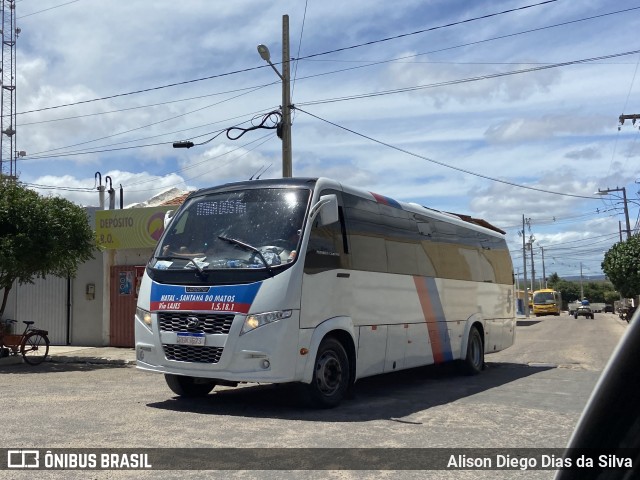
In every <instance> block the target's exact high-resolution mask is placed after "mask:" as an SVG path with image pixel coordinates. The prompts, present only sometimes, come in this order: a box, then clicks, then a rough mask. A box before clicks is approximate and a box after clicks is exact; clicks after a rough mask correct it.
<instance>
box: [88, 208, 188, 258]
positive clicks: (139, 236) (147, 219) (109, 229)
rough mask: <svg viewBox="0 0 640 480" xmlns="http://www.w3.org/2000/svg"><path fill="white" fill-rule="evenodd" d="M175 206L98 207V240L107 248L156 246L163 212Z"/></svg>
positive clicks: (100, 244)
mask: <svg viewBox="0 0 640 480" xmlns="http://www.w3.org/2000/svg"><path fill="white" fill-rule="evenodd" d="M175 208H176V206H175V205H174V206H171V205H165V206H163V207H149V208H128V209H124V210H98V211H97V212H96V240H97V242H98V245H99V246H101V247H103V248H106V249H108V250H114V249H121V248H153V247H155V246H156V243H158V240H159V239H160V235H162V232H163V231H164V215H165V213H166V212H167V211H168V210H173V209H175Z"/></svg>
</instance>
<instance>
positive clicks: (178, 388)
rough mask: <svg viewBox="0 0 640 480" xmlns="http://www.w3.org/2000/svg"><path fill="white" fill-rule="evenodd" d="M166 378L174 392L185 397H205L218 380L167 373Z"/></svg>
mask: <svg viewBox="0 0 640 480" xmlns="http://www.w3.org/2000/svg"><path fill="white" fill-rule="evenodd" d="M164 379H165V381H166V382H167V385H169V388H170V389H171V390H172V391H173V393H175V394H176V395H179V396H180V397H185V398H196V397H204V396H205V395H208V394H209V393H210V392H211V390H213V389H214V387H215V386H216V382H215V381H213V380H208V379H204V378H196V377H187V376H184V375H171V374H168V373H165V375H164Z"/></svg>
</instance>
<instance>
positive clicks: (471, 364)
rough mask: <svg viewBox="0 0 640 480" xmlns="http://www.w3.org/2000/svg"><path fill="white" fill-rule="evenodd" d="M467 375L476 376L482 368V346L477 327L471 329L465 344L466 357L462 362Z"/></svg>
mask: <svg viewBox="0 0 640 480" xmlns="http://www.w3.org/2000/svg"><path fill="white" fill-rule="evenodd" d="M463 365H464V370H465V373H467V375H477V374H478V373H480V372H481V371H482V369H483V368H484V344H483V343H482V335H480V332H479V331H478V329H477V327H471V330H470V331H469V341H468V342H467V355H466V357H465V359H464V362H463Z"/></svg>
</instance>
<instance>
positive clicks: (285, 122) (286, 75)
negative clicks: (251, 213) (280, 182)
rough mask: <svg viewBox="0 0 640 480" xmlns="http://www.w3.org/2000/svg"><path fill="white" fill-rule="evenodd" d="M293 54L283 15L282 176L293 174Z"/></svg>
mask: <svg viewBox="0 0 640 480" xmlns="http://www.w3.org/2000/svg"><path fill="white" fill-rule="evenodd" d="M290 60H291V56H290V54H289V15H283V16H282V176H283V177H285V178H290V177H292V176H293V166H292V160H291V157H292V151H291V65H290V63H291V62H290Z"/></svg>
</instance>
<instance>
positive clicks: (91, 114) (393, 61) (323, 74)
mask: <svg viewBox="0 0 640 480" xmlns="http://www.w3.org/2000/svg"><path fill="white" fill-rule="evenodd" d="M637 9H640V7H632V8H627V9H624V10H616V11H614V12H608V13H603V14H600V15H593V16H590V17H584V18H580V19H576V20H570V21H567V22H562V23H556V24H553V25H547V26H544V27H539V28H534V29H530V30H523V31H520V32H516V33H511V34H507V35H500V36H497V37H491V38H487V39H483V40H477V41H474V42H469V43H463V44H458V45H454V46H451V47H446V48H441V49H437V50H431V51H428V52H422V53H417V54H414V55H406V56H403V57H399V58H393V59H387V60H379V61H373V62H369V63H367V65H359V66H357V67H351V68H345V69H339V70H333V71H330V72H324V73H318V74H314V75H308V76H305V77H299V78H297V80H307V79H310V78H316V77H320V76H325V75H332V74H335V73H342V72H347V71H352V70H357V69H360V68H367V67H372V66H376V65H381V64H384V63H399V62H400V61H401V60H406V59H409V58H415V57H420V56H424V55H430V54H433V53H439V52H443V51H447V50H453V49H457V48H462V47H468V46H473V45H478V44H480V43H486V42H491V41H494V40H502V39H505V38H510V37H514V36H518V35H524V34H527V33H533V32H538V31H541V30H546V29H549V28H556V27H560V26H566V25H570V24H573V23H578V22H584V21H588V20H594V19H597V18H601V17H605V16H609V15H616V14H619V13H626V12H629V11H631V10H637ZM298 54H299V53H298ZM307 58H308V57H305V58H296V59H294V60H296V71H297V66H298V63H299V61H300V60H305V59H307ZM309 61H311V62H356V61H357V60H335V59H328V60H319V59H314V60H309ZM357 62H361V61H357ZM428 63H445V62H428ZM457 63H460V62H457ZM509 63H510V62H509ZM509 63H504V62H503V64H509ZM549 63H550V62H544V63H543V64H545V65H548V64H549ZM492 64H497V63H495V62H493V63H492ZM518 64H519V65H523V64H529V65H535V64H536V63H533V62H518ZM277 83H280V82H279V81H276V82H272V83H269V84H264V85H257V86H253V87H246V88H244V89H237V90H228V91H225V92H219V93H214V94H209V95H201V96H196V97H190V98H186V99H180V100H170V101H167V102H160V103H155V104H148V105H141V106H138V107H128V108H122V109H118V110H110V111H107V112H96V113H89V114H84V115H75V116H71V117H63V118H58V119H51V120H43V121H38V122H26V123H21V124H20V125H21V126H26V125H36V124H40V123H48V122H54V121H59V120H70V119H76V118H83V117H88V116H95V115H106V114H110V113H119V112H124V111H128V110H135V109H139V108H148V107H154V106H159V105H167V104H171V103H178V102H183V101H188V100H197V99H200V98H205V97H209V96H215V95H222V94H226V93H235V92H238V91H243V90H251V89H252V88H256V87H266V86H271V85H275V84H277ZM96 100H97V99H96ZM70 105H73V104H70ZM56 108H58V107H56ZM39 111H41V110H30V111H28V112H18V113H17V115H22V114H27V113H35V112H39Z"/></svg>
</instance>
